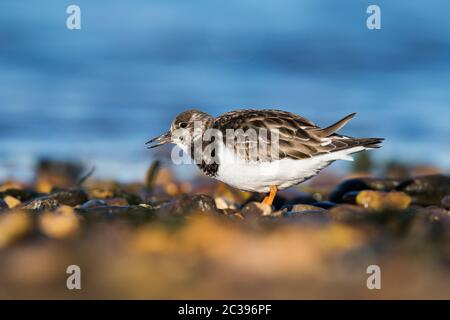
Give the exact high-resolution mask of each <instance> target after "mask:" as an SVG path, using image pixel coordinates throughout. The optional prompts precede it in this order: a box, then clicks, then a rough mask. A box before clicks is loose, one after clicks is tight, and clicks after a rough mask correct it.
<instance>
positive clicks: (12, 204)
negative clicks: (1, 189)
mask: <svg viewBox="0 0 450 320" xmlns="http://www.w3.org/2000/svg"><path fill="white" fill-rule="evenodd" d="M3 200H5V202H6V204H7V205H8V207H10V208H15V207H17V206H18V205H19V204H20V200H19V199H17V198H14V197H11V196H6V197H5V198H4V199H3Z"/></svg>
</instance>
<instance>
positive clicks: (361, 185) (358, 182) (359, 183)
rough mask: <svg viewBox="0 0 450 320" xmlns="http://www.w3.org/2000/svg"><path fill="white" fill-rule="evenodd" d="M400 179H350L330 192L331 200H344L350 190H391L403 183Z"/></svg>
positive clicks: (339, 201) (337, 201)
mask: <svg viewBox="0 0 450 320" xmlns="http://www.w3.org/2000/svg"><path fill="white" fill-rule="evenodd" d="M401 182H402V181H401V180H399V179H378V178H357V179H349V180H345V181H343V182H342V183H340V184H339V185H338V186H337V187H336V189H335V190H334V191H333V192H332V193H331V194H330V201H332V202H336V203H341V202H343V196H344V194H346V193H348V192H350V191H360V190H378V191H391V190H394V189H395V188H396V187H398V186H399V185H400V184H401Z"/></svg>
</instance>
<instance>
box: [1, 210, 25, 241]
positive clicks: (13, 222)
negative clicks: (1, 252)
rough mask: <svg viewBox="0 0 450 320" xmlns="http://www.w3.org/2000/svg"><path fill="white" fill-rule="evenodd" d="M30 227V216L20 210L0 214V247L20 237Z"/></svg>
mask: <svg viewBox="0 0 450 320" xmlns="http://www.w3.org/2000/svg"><path fill="white" fill-rule="evenodd" d="M31 229H32V221H31V217H30V216H29V215H28V214H26V213H24V212H20V211H14V212H11V213H7V214H4V215H0V248H4V247H6V246H8V245H9V244H11V243H13V242H14V241H16V240H18V239H20V238H22V237H23V236H25V235H26V234H28V233H29V231H31Z"/></svg>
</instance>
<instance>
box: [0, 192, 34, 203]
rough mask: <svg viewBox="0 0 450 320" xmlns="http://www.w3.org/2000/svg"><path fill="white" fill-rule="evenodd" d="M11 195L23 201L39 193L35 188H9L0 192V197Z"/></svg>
mask: <svg viewBox="0 0 450 320" xmlns="http://www.w3.org/2000/svg"><path fill="white" fill-rule="evenodd" d="M6 196H11V197H14V198H16V199H18V200H20V201H21V202H24V201H28V200H30V199H32V198H35V197H38V196H39V194H38V193H37V192H35V191H33V190H28V189H7V190H4V191H3V192H0V197H3V198H4V197H6Z"/></svg>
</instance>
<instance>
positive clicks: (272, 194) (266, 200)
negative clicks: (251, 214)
mask: <svg viewBox="0 0 450 320" xmlns="http://www.w3.org/2000/svg"><path fill="white" fill-rule="evenodd" d="M277 191H278V189H277V187H276V186H270V193H269V195H268V196H267V197H265V198H264V200H263V201H262V203H263V204H268V205H269V206H271V205H272V203H273V199H275V195H276V194H277Z"/></svg>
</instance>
